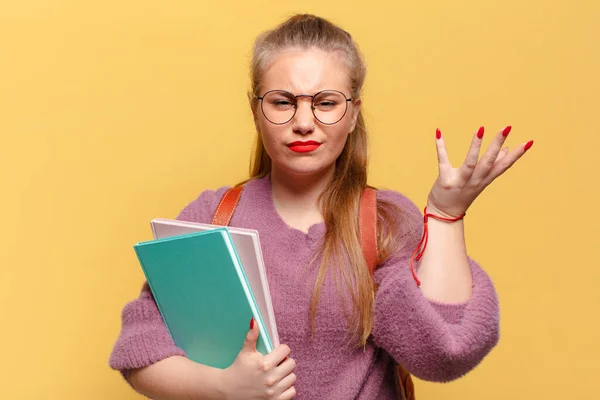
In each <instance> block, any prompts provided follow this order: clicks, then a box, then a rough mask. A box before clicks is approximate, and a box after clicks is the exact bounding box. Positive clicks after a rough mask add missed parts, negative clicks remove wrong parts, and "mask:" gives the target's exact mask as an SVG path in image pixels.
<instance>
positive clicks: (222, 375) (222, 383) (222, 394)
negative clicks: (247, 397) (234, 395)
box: [215, 368, 230, 400]
mask: <svg viewBox="0 0 600 400" xmlns="http://www.w3.org/2000/svg"><path fill="white" fill-rule="evenodd" d="M227 371H228V369H227V368H226V369H217V371H216V376H215V382H216V389H217V394H218V398H219V399H222V400H229V398H230V396H229V392H228V390H227V388H228V386H229V385H228V384H227Z"/></svg>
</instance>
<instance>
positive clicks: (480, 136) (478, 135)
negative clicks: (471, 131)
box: [477, 126, 485, 139]
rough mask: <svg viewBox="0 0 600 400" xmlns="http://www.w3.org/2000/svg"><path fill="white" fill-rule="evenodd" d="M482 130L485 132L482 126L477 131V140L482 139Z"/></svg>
mask: <svg viewBox="0 0 600 400" xmlns="http://www.w3.org/2000/svg"><path fill="white" fill-rule="evenodd" d="M484 130H485V129H484V128H483V126H482V127H481V128H479V130H478V131H477V137H478V138H479V139H481V138H482V137H483V131H484Z"/></svg>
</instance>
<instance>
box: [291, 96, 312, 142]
mask: <svg viewBox="0 0 600 400" xmlns="http://www.w3.org/2000/svg"><path fill="white" fill-rule="evenodd" d="M296 107H297V109H296V115H294V119H293V120H292V129H293V131H294V133H298V134H300V135H308V134H310V133H312V132H314V130H315V116H314V114H313V112H312V98H310V97H306V98H302V97H301V98H299V99H298V103H297V106H296Z"/></svg>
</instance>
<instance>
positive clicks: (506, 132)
mask: <svg viewBox="0 0 600 400" xmlns="http://www.w3.org/2000/svg"><path fill="white" fill-rule="evenodd" d="M511 129H512V126H510V125H509V126H507V127H506V128H504V129H502V136H508V134H509V133H510V130H511Z"/></svg>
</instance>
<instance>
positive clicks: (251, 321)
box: [250, 317, 254, 329]
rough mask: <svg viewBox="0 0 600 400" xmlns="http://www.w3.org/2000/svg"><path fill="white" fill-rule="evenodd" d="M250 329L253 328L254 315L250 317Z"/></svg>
mask: <svg viewBox="0 0 600 400" xmlns="http://www.w3.org/2000/svg"><path fill="white" fill-rule="evenodd" d="M250 329H254V317H252V318H251V319H250Z"/></svg>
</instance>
